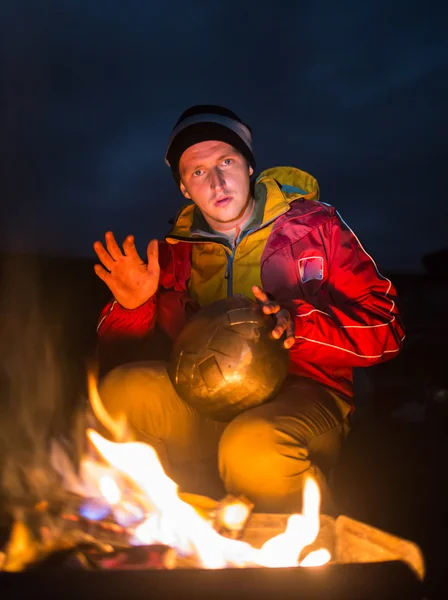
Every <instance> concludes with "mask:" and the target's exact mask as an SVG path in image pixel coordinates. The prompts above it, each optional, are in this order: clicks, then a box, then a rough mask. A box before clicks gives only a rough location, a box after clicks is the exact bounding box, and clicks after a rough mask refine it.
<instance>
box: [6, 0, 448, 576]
mask: <svg viewBox="0 0 448 600" xmlns="http://www.w3.org/2000/svg"><path fill="white" fill-rule="evenodd" d="M446 12H447V10H446V9H445V8H443V7H442V5H441V4H439V3H436V2H433V3H431V2H421V3H408V2H405V1H404V0H397V1H395V2H390V1H389V2H386V1H382V0H381V1H377V2H364V3H362V4H361V3H357V2H347V3H334V2H330V1H320V2H319V1H309V2H296V3H292V2H291V3H288V2H276V3H275V4H273V5H272V6H270V7H268V6H267V5H266V6H265V5H264V4H263V3H262V2H256V1H255V0H253V1H252V0H249V1H245V2H238V3H236V2H235V3H234V2H229V3H224V2H220V3H211V2H206V1H198V2H189V3H187V2H185V3H182V2H164V3H162V2H160V3H151V2H143V1H141V2H137V1H133V0H128V1H127V2H118V1H116V2H113V1H109V2H103V1H100V0H90V1H87V0H71V1H69V0H65V1H62V0H52V1H50V0H47V1H42V2H34V1H31V0H29V1H28V2H26V1H24V0H14V1H13V0H10V1H9V2H3V3H2V4H1V6H0V60H1V62H0V198H1V219H0V253H1V255H0V259H1V260H0V266H1V280H0V282H1V288H0V289H1V294H0V331H1V335H0V365H1V370H0V399H1V401H0V455H1V456H2V457H3V461H4V464H6V467H5V469H4V472H5V473H6V474H7V475H8V477H9V478H8V477H6V476H5V475H3V480H2V483H3V487H4V489H6V492H5V495H6V496H9V497H10V496H11V490H13V492H14V493H13V494H12V495H13V496H14V494H15V495H16V496H17V497H18V498H23V497H24V496H25V495H26V494H27V493H28V492H27V491H26V487H27V486H25V485H24V484H23V482H21V483H17V481H16V480H15V479H14V482H13V483H11V482H12V480H11V472H14V473H15V472H16V471H17V470H19V471H20V470H22V471H23V472H25V473H29V472H30V469H28V468H27V467H24V465H28V464H37V463H38V464H39V465H41V463H39V460H41V462H42V461H43V462H42V464H44V463H45V459H41V458H36V456H38V453H36V448H37V447H38V446H39V444H40V443H41V441H42V435H40V434H41V433H42V432H43V431H44V430H45V427H46V425H45V423H46V422H47V421H48V418H47V417H48V416H49V415H50V416H51V415H52V414H53V413H56V412H58V411H60V409H61V406H62V410H63V412H65V413H69V414H70V411H71V410H72V408H73V407H76V406H78V405H79V404H80V403H82V402H83V400H84V399H85V369H86V359H87V358H88V357H90V356H92V354H93V353H94V352H95V342H96V339H95V326H96V322H97V317H98V314H99V312H100V310H101V308H102V306H103V305H104V303H105V302H106V301H107V299H108V297H109V293H108V290H107V289H106V288H105V286H104V285H103V284H102V282H100V281H99V280H98V279H97V278H96V276H95V274H94V272H93V264H94V254H93V251H92V243H93V242H94V241H95V239H99V238H101V237H102V236H103V234H104V232H105V231H106V230H107V229H112V230H113V231H115V232H116V233H117V235H118V237H119V238H123V237H124V236H125V235H126V234H128V233H134V234H135V235H136V238H137V243H138V245H139V247H140V248H141V249H142V248H144V246H145V245H146V242H147V241H148V240H149V239H150V238H151V237H161V236H163V234H164V233H165V232H166V230H167V228H168V220H169V219H170V218H171V217H172V216H173V215H174V214H175V212H176V211H177V208H178V206H179V202H180V201H181V196H180V193H179V191H177V190H176V188H175V185H174V182H173V181H172V179H171V176H170V172H169V170H168V167H166V165H164V162H163V156H164V151H165V145H166V140H167V137H168V135H169V132H170V130H171V127H172V126H173V124H174V122H175V121H176V119H177V117H178V116H179V114H180V113H181V112H182V111H183V110H184V109H185V108H186V107H187V106H189V105H191V104H194V103H219V104H223V105H226V106H228V107H229V108H231V109H233V110H234V111H235V112H237V113H238V114H239V115H240V116H241V117H242V118H243V119H244V120H245V121H247V122H248V123H249V124H250V125H251V126H252V129H253V132H254V143H255V152H256V157H257V160H258V166H259V170H260V169H263V168H266V167H269V166H274V165H279V164H284V165H293V166H297V167H299V168H301V169H304V170H306V171H309V172H310V173H312V174H313V175H314V176H315V177H316V178H317V179H318V181H319V183H320V186H321V192H322V200H323V201H325V202H328V203H330V204H333V205H335V206H336V207H337V208H338V210H339V211H340V212H341V214H342V216H343V218H344V219H345V220H346V221H347V222H348V223H349V225H350V226H351V227H352V228H353V229H354V231H355V233H356V234H357V235H358V236H359V238H360V239H361V241H362V243H363V244H364V245H365V247H366V249H367V250H368V251H369V252H370V253H371V254H372V255H373V256H374V258H375V259H376V260H377V262H378V264H379V266H380V268H381V269H382V271H383V272H384V273H385V274H387V275H388V276H390V277H391V278H392V281H393V282H394V284H395V285H396V287H397V289H398V292H399V295H400V304H401V309H402V313H403V317H404V320H405V325H406V329H407V339H406V342H405V347H404V350H403V352H402V354H401V355H400V356H399V357H398V358H397V359H395V360H393V361H391V362H389V363H386V364H384V365H379V366H378V367H373V368H371V369H368V370H361V371H357V372H356V393H357V397H356V402H357V406H358V409H357V411H356V413H355V417H354V421H353V429H352V433H351V435H350V437H349V439H348V442H347V446H346V450H345V453H344V456H343V457H342V460H341V464H340V467H339V469H338V473H337V476H336V479H335V490H336V493H337V497H338V500H339V502H340V506H341V508H342V510H343V512H345V513H346V514H348V515H350V516H352V517H354V518H358V519H360V520H363V521H365V522H368V523H371V524H372V525H375V526H377V527H380V528H383V529H385V530H387V531H390V532H392V533H395V534H397V535H401V536H403V537H406V538H409V539H411V540H413V541H415V542H417V543H418V544H419V545H420V546H421V548H422V550H423V551H424V554H425V557H426V559H427V562H428V581H429V582H430V584H431V585H432V586H436V585H438V584H441V583H443V572H444V569H445V564H444V562H445V559H444V554H445V548H446V542H445V539H444V524H445V522H446V517H447V512H446V506H445V505H446V496H445V492H444V487H445V483H447V481H446V479H447V474H446V469H445V464H446V457H447V448H446V441H445V439H446V435H445V428H446V422H447V421H446V417H447V414H448V410H447V402H448V392H447V389H448V382H447V379H446V374H447V372H448V364H447V360H446V349H445V347H446V338H447V333H448V323H447V318H446V306H447V303H448V284H447V263H448V253H447V251H446V246H447V239H448V236H447V234H446V216H447V208H446V192H445V180H444V179H445V174H446V166H445V162H446V158H447V152H446V139H447V134H448V127H447V117H446V112H447V109H446V107H447V106H448V86H447V65H448V37H447V35H446V17H447V14H446ZM444 248H445V250H444ZM159 348H160V344H159V342H158V341H155V342H154V347H153V349H152V350H151V349H150V351H154V352H156V349H159ZM25 415H27V417H26V418H25ZM36 461H37V463H36ZM26 478H27V475H26V476H25V479H26ZM5 482H6V483H5ZM31 483H32V482H31ZM31 483H30V482H29V481H27V485H28V487H29V486H30V485H31ZM50 483H51V482H50V481H48V482H47V485H48V486H50ZM31 487H32V485H31ZM39 493H42V490H39Z"/></svg>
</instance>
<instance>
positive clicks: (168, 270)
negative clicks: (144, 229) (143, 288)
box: [97, 242, 196, 341]
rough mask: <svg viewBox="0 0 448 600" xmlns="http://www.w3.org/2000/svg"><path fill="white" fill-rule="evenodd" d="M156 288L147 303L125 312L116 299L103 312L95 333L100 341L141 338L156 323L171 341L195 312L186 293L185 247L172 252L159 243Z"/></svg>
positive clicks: (169, 248)
mask: <svg viewBox="0 0 448 600" xmlns="http://www.w3.org/2000/svg"><path fill="white" fill-rule="evenodd" d="M159 262H160V270H161V272H160V282H159V288H158V290H157V292H156V294H154V296H153V297H152V298H150V299H149V300H148V301H147V302H145V303H144V304H142V305H141V306H139V307H138V308H134V309H132V310H128V309H126V308H124V307H123V306H121V305H120V304H119V303H118V302H117V301H116V300H111V301H110V302H109V303H108V304H107V305H106V306H105V308H104V309H103V311H102V313H101V315H100V319H99V323H98V327H97V332H98V336H99V339H100V341H102V340H105V339H112V338H115V339H117V338H142V337H147V336H148V335H150V334H151V333H152V331H153V330H154V327H155V325H156V322H158V323H159V325H160V326H161V329H162V330H163V331H165V333H167V334H168V336H169V337H170V338H171V339H173V338H174V337H176V335H177V334H178V333H179V331H180V330H181V329H182V327H183V325H184V324H185V323H186V321H187V319H188V317H189V315H190V312H193V311H194V310H195V308H196V307H195V306H194V303H193V301H192V299H191V297H190V295H189V293H188V289H187V281H188V278H189V276H190V261H189V248H188V246H187V245H185V248H184V247H179V249H178V250H177V252H176V255H174V251H173V249H172V248H171V246H170V244H168V243H167V242H160V244H159Z"/></svg>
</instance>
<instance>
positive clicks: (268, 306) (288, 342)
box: [252, 285, 296, 349]
mask: <svg viewBox="0 0 448 600" xmlns="http://www.w3.org/2000/svg"><path fill="white" fill-rule="evenodd" d="M252 292H253V294H254V296H255V298H256V299H257V300H258V302H259V303H260V304H261V305H262V307H263V312H264V313H265V314H266V315H275V318H276V320H277V324H276V326H275V327H274V329H273V330H272V337H274V338H275V339H276V340H278V339H280V338H281V337H282V335H283V334H284V333H285V332H286V337H285V341H284V342H283V345H284V347H285V348H287V349H289V348H291V346H292V345H293V344H294V342H295V341H296V339H295V337H294V334H295V327H294V320H293V318H292V316H291V313H290V312H289V310H287V309H286V308H282V307H281V306H280V304H278V302H276V301H275V300H271V299H270V298H269V297H268V295H267V294H266V292H264V291H263V290H262V289H261V288H260V287H258V285H254V286H252Z"/></svg>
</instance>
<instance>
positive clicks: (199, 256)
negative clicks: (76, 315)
mask: <svg viewBox="0 0 448 600" xmlns="http://www.w3.org/2000/svg"><path fill="white" fill-rule="evenodd" d="M318 198H319V187H318V184H317V181H316V180H315V179H314V178H313V177H312V176H311V175H308V174H307V173H305V172H303V171H300V170H298V169H294V168H289V167H278V168H273V169H268V170H267V171H264V172H263V173H262V174H261V175H260V176H259V177H258V179H257V182H256V184H255V199H256V210H255V215H254V217H253V219H252V221H251V223H250V224H249V225H248V227H247V228H246V229H245V231H243V232H242V233H241V235H240V236H239V239H238V240H237V243H236V245H235V246H234V247H233V248H232V247H231V246H230V244H229V242H228V241H227V240H225V239H223V238H221V237H219V235H217V234H216V233H213V232H212V231H211V230H210V229H209V228H208V226H207V224H206V222H205V220H204V219H203V217H202V215H201V213H200V212H199V211H198V209H197V208H196V207H195V206H194V205H193V204H189V205H187V206H185V207H184V208H183V209H182V210H181V211H180V213H179V215H178V216H177V218H176V221H175V224H174V226H173V229H172V231H171V233H170V234H169V235H168V236H167V237H166V239H165V240H164V241H163V242H160V250H159V253H160V266H161V277H160V285H159V290H158V292H157V294H155V295H154V297H152V298H151V299H150V300H148V302H146V303H145V304H143V305H142V306H140V307H138V308H136V309H133V310H127V309H125V308H123V307H122V306H120V305H119V304H118V303H117V302H116V301H112V302H110V303H109V304H108V305H107V306H106V307H105V309H104V311H103V312H102V315H101V318H100V323H99V326H98V333H99V336H100V338H103V339H107V338H111V337H121V336H131V337H132V336H134V337H141V336H146V335H148V334H149V333H150V332H151V330H152V329H153V327H154V325H155V323H156V321H157V322H158V324H159V326H160V327H161V328H162V329H163V330H164V331H165V332H166V333H168V335H169V336H170V337H171V338H172V339H174V338H175V337H176V335H177V334H178V333H179V331H180V330H181V329H182V327H183V325H184V324H185V323H186V321H187V319H188V315H191V312H192V311H194V310H197V309H198V308H199V307H201V306H205V305H206V304H209V303H211V302H213V301H215V300H218V299H220V298H224V297H226V296H228V295H232V294H244V295H246V296H248V297H250V298H253V294H252V291H251V288H252V286H253V285H260V286H261V287H262V288H263V289H264V290H265V291H266V292H268V293H269V294H271V295H272V296H273V297H274V298H275V299H276V300H278V301H279V303H280V304H281V305H283V306H285V307H287V308H289V310H290V311H291V313H292V314H293V316H294V319H295V328H296V332H295V336H296V343H295V344H294V346H293V347H292V348H291V351H290V357H291V358H290V372H291V373H295V374H297V375H302V376H305V377H310V378H312V379H315V380H317V381H319V382H321V383H322V384H324V385H325V386H327V387H329V388H331V389H333V390H335V391H337V392H338V393H340V394H342V395H343V396H344V397H346V398H348V399H350V398H351V397H352V396H353V386H352V379H353V374H352V368H353V367H366V366H370V365H373V364H376V363H379V362H382V361H386V360H388V359H390V358H393V357H394V356H396V355H397V354H398V352H399V351H400V349H401V345H402V342H403V340H404V330H403V326H402V324H401V322H400V318H399V314H398V310H397V305H396V291H395V289H394V287H393V285H392V283H391V282H390V281H389V280H388V279H387V278H386V277H383V276H382V275H381V274H380V273H379V271H378V269H377V266H376V264H375V262H374V261H373V259H372V258H371V256H370V255H369V254H368V253H367V252H366V251H365V250H364V248H363V247H362V245H361V243H360V241H359V240H358V238H357V237H356V235H355V234H354V233H353V231H352V230H351V229H350V228H349V227H348V225H347V224H346V223H345V222H344V221H343V220H342V218H341V217H340V215H339V214H338V213H337V211H336V210H335V209H334V208H333V207H332V206H330V205H328V204H325V203H323V202H320V201H319V200H318Z"/></svg>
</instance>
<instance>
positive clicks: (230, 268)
mask: <svg viewBox="0 0 448 600" xmlns="http://www.w3.org/2000/svg"><path fill="white" fill-rule="evenodd" d="M235 250H236V247H235V249H234V250H232V252H231V254H228V255H227V269H226V278H227V298H230V297H231V296H233V259H234V258H235Z"/></svg>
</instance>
